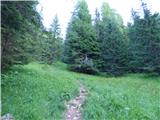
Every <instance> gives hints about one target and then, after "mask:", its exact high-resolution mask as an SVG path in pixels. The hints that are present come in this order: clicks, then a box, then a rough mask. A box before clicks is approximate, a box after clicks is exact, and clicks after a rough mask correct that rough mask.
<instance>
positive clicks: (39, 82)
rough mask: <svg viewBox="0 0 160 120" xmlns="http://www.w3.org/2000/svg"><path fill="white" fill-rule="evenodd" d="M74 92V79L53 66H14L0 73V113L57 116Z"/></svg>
mask: <svg viewBox="0 0 160 120" xmlns="http://www.w3.org/2000/svg"><path fill="white" fill-rule="evenodd" d="M77 92H78V85H77V84H76V82H75V79H74V78H73V77H69V76H68V73H67V72H65V71H62V70H59V69H57V68H55V67H53V66H48V65H40V64H36V63H32V64H29V65H25V66H14V67H13V68H12V70H10V71H9V72H7V73H6V74H3V75H2V115H3V114H5V113H11V114H13V115H14V117H15V119H16V120H51V119H55V120H59V119H62V117H63V112H64V110H65V105H64V101H66V100H69V99H70V97H73V96H74V95H75V94H76V93H77Z"/></svg>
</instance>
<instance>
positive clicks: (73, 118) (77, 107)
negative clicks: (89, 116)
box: [65, 83, 88, 120]
mask: <svg viewBox="0 0 160 120" xmlns="http://www.w3.org/2000/svg"><path fill="white" fill-rule="evenodd" d="M87 94H88V93H87V90H86V88H85V86H84V85H83V84H81V83H80V89H79V95H78V96H77V97H75V98H74V99H72V100H70V101H68V102H67V103H66V107H67V111H66V112H65V120H82V114H81V109H82V105H83V103H84V101H85V98H86V96H87Z"/></svg>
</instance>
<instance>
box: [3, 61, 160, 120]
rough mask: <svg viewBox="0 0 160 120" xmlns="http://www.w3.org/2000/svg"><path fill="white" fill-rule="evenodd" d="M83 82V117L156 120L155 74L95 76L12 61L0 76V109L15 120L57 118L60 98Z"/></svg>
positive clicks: (158, 86)
mask: <svg viewBox="0 0 160 120" xmlns="http://www.w3.org/2000/svg"><path fill="white" fill-rule="evenodd" d="M77 81H81V82H83V84H84V85H85V86H86V87H87V89H88V91H89V95H88V97H87V100H86V102H85V104H84V105H83V111H82V113H83V119H84V120H158V118H160V77H159V76H149V75H145V74H130V75H126V76H123V77H107V78H106V77H98V76H92V75H86V74H80V73H74V72H70V71H68V70H66V65H65V64H62V63H60V62H58V63H55V64H54V65H53V66H48V65H43V64H38V63H31V64H28V65H25V66H14V67H13V68H12V70H10V71H8V72H7V73H5V74H3V75H2V114H5V113H12V114H13V115H14V116H15V118H16V120H51V119H55V120H60V119H62V118H63V113H64V111H65V106H64V101H65V100H68V99H71V98H72V97H74V96H76V94H78V87H79V86H78V83H77Z"/></svg>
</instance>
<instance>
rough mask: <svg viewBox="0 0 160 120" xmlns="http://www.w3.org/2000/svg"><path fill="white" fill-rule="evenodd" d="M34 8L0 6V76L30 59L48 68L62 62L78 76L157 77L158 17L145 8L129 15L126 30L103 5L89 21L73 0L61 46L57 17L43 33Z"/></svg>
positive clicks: (30, 4)
mask: <svg viewBox="0 0 160 120" xmlns="http://www.w3.org/2000/svg"><path fill="white" fill-rule="evenodd" d="M37 4H38V2H37V1H14V2H11V1H2V4H1V9H2V15H1V16H2V20H1V22H2V23H1V32H2V37H1V38H2V44H1V45H2V47H1V51H2V71H3V69H5V68H8V67H10V66H11V65H13V64H25V63H28V62H31V61H35V60H36V61H41V62H44V63H48V64H52V63H53V62H54V61H56V60H61V58H63V60H64V62H66V63H68V64H69V66H70V69H71V70H73V71H78V72H83V73H90V74H97V73H100V72H101V73H104V74H107V75H121V74H124V73H128V72H156V73H160V14H159V13H154V14H152V13H151V12H150V10H149V9H148V8H147V6H146V4H145V3H143V2H142V6H141V8H142V11H135V10H133V11H132V18H133V22H132V23H128V26H127V27H126V26H124V25H123V20H122V18H121V16H120V15H119V14H117V13H116V11H115V10H114V9H111V8H110V6H109V5H108V4H107V3H103V4H102V7H101V11H100V12H99V11H98V9H96V11H95V17H94V19H93V20H92V18H91V15H90V14H89V10H88V6H87V3H86V2H85V0H79V1H78V2H77V5H76V6H75V9H74V11H73V13H72V17H71V20H70V22H69V24H68V28H67V33H66V40H65V42H64V45H63V39H62V38H61V30H60V25H59V20H58V16H57V15H56V16H55V18H54V19H53V22H52V24H51V27H50V29H48V30H46V29H45V27H44V26H43V24H42V18H41V16H40V14H39V13H38V12H37V10H36V5H37ZM139 12H141V13H143V16H142V15H139V14H138V13H139ZM62 51H63V53H64V54H63V56H62Z"/></svg>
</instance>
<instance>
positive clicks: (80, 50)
mask: <svg viewBox="0 0 160 120" xmlns="http://www.w3.org/2000/svg"><path fill="white" fill-rule="evenodd" d="M97 46H98V42H97V41H96V34H95V30H94V29H93V26H92V22H91V15H90V14H89V11H88V6H87V3H86V2H85V1H84V0H81V1H78V3H77V6H76V8H75V10H74V12H73V15H72V18H71V21H70V23H69V25H68V29H67V35H66V40H65V55H66V56H65V61H66V62H67V63H69V64H71V66H72V67H71V68H72V69H73V70H75V71H79V72H86V73H92V72H95V71H96V70H95V67H96V59H97V55H98V53H99V48H98V47H97Z"/></svg>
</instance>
